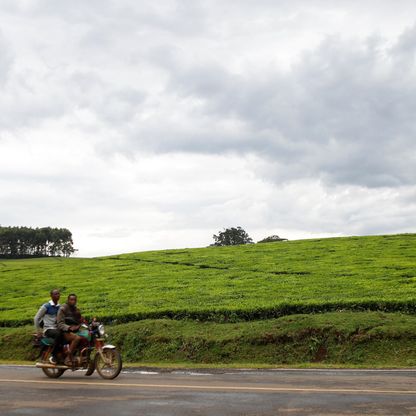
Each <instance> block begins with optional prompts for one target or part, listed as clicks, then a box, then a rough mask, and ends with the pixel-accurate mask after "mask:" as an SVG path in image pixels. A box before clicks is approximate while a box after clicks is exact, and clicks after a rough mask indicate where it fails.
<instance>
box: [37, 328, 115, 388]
mask: <svg viewBox="0 0 416 416" xmlns="http://www.w3.org/2000/svg"><path fill="white" fill-rule="evenodd" d="M76 334H78V335H80V336H81V337H82V341H81V342H80V344H79V346H78V348H77V350H76V351H75V352H74V354H73V362H72V366H67V365H65V364H64V363H63V362H64V358H65V356H66V355H67V354H68V350H69V345H68V344H67V343H65V342H64V343H63V344H61V345H60V347H59V352H58V353H57V354H56V358H57V360H58V362H57V364H52V363H51V362H50V361H49V359H50V357H51V354H52V351H53V345H54V340H53V339H52V338H47V337H43V336H42V337H40V338H39V337H37V336H35V341H34V345H35V346H37V347H38V348H39V349H40V352H39V358H40V361H39V362H37V363H36V367H37V368H41V369H42V371H43V372H44V373H45V375H46V376H48V377H50V378H58V377H60V376H61V375H62V374H63V373H64V372H65V371H67V370H72V371H75V370H81V369H84V370H87V371H86V373H85V375H86V376H90V375H92V374H93V373H94V371H95V370H97V373H98V374H99V375H100V376H101V377H102V378H105V379H108V380H112V379H114V378H116V377H117V376H118V375H119V374H120V372H121V369H122V360H121V354H120V352H119V351H118V349H117V348H116V347H115V346H114V345H110V344H105V343H104V342H105V339H106V337H107V334H106V333H105V328H104V325H103V324H101V323H99V322H97V321H92V322H91V323H90V324H89V325H86V324H82V325H81V327H80V329H79V330H78V332H76Z"/></svg>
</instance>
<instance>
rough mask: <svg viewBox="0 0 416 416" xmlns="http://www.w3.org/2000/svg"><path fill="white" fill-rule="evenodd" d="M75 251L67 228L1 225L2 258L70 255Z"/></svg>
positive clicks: (0, 243) (0, 249)
mask: <svg viewBox="0 0 416 416" xmlns="http://www.w3.org/2000/svg"><path fill="white" fill-rule="evenodd" d="M74 252H75V249H74V243H73V241H72V233H71V231H69V230H68V229H66V228H51V227H42V228H30V227H2V226H0V258H15V259H17V258H25V257H49V256H64V257H69V256H70V255H71V254H73V253H74Z"/></svg>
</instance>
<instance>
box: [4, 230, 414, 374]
mask: <svg viewBox="0 0 416 416" xmlns="http://www.w3.org/2000/svg"><path fill="white" fill-rule="evenodd" d="M55 287H57V288H60V289H61V291H62V300H63V301H64V300H65V296H66V295H67V294H69V293H71V292H75V293H77V294H78V297H79V307H80V308H81V310H82V312H83V314H84V316H87V317H88V316H89V317H92V316H95V317H97V318H98V319H100V320H103V321H104V322H106V323H108V324H110V326H109V331H110V334H111V335H112V339H113V340H114V342H115V343H117V345H119V346H120V347H121V348H122V351H123V355H124V356H125V358H126V359H127V360H128V361H130V362H142V363H150V362H155V361H157V362H160V363H163V364H164V365H166V364H168V363H178V362H180V363H211V364H215V365H219V364H221V363H223V364H227V365H232V364H233V363H234V364H236V363H244V365H249V364H250V363H251V364H253V365H254V364H256V365H260V364H268V365H273V364H274V365H284V364H291V365H306V364H307V363H318V362H319V363H323V364H328V365H343V366H345V365H347V366H348V365H353V366H355V365H358V366H408V365H414V364H416V346H414V344H415V345H416V343H415V342H414V341H415V339H416V330H415V328H416V316H414V315H416V234H402V235H386V236H370V237H345V238H328V239H314V240H298V241H288V242H278V243H264V244H255V245H246V246H234V247H209V248H199V249H182V250H164V251H149V252H141V253H131V254H122V255H113V256H108V257H99V258H91V259H83V258H69V259H68V258H42V259H27V260H1V261H0V350H2V353H0V359H3V360H5V359H6V360H7V359H8V357H11V358H14V359H19V360H22V359H26V360H27V359H32V358H33V357H32V358H31V355H32V353H33V351H31V349H30V333H31V332H32V328H31V327H30V326H27V325H30V323H31V322H32V318H33V316H34V314H35V312H36V310H37V309H38V307H39V305H40V304H42V303H43V302H45V301H47V300H48V297H49V296H48V294H49V291H50V289H51V288H55ZM7 346H11V347H12V348H11V349H10V348H6V347H7ZM10 351H13V353H12V354H11V355H10Z"/></svg>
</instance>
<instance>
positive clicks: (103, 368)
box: [95, 348, 123, 380]
mask: <svg viewBox="0 0 416 416" xmlns="http://www.w3.org/2000/svg"><path fill="white" fill-rule="evenodd" d="M122 366H123V364H122V362H121V354H120V352H119V351H118V350H117V349H115V348H111V349H110V348H106V349H105V350H103V352H102V355H101V354H100V353H97V354H96V356H95V369H96V370H97V373H98V374H99V375H100V376H101V377H102V378H105V379H107V380H112V379H113V378H116V377H117V376H118V375H119V374H120V372H121V368H122Z"/></svg>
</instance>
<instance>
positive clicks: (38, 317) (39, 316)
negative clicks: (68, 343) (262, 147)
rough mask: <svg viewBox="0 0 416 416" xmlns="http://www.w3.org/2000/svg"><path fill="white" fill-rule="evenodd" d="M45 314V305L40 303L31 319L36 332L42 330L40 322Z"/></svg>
mask: <svg viewBox="0 0 416 416" xmlns="http://www.w3.org/2000/svg"><path fill="white" fill-rule="evenodd" d="M45 314H46V307H45V305H42V306H41V307H40V308H39V310H38V312H37V314H36V315H35V317H34V319H33V321H34V324H35V329H36V332H37V333H41V332H42V328H41V326H40V323H41V322H42V320H43V317H44V316H45Z"/></svg>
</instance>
